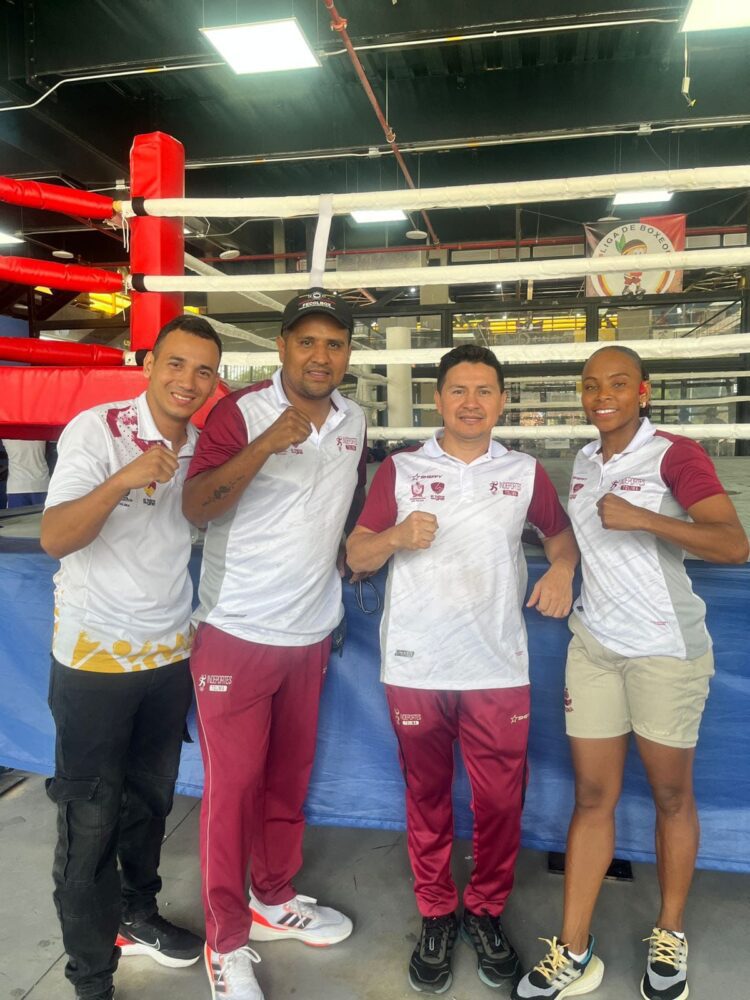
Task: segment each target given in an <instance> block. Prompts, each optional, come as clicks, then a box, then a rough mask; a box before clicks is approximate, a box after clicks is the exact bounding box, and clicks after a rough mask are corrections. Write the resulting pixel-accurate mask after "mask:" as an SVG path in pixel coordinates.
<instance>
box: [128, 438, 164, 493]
mask: <svg viewBox="0 0 750 1000" xmlns="http://www.w3.org/2000/svg"><path fill="white" fill-rule="evenodd" d="M179 464H180V463H179V462H178V461H177V456H176V455H175V453H174V452H173V451H172V450H171V449H170V448H167V447H165V446H164V445H161V444H155V445H153V446H152V447H151V448H149V449H148V451H144V453H143V454H142V455H139V456H138V458H134V459H133V461H132V462H128V464H127V465H124V466H123V467H122V468H121V469H120V470H119V472H117V473H115V475H116V477H117V483H118V486H122V489H123V491H124V492H127V491H128V490H140V489H142V488H143V487H144V486H148V485H149V484H150V483H168V482H169V480H170V479H171V478H172V476H173V475H174V474H175V472H177V469H178V468H179Z"/></svg>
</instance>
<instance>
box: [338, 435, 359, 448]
mask: <svg viewBox="0 0 750 1000" xmlns="http://www.w3.org/2000/svg"><path fill="white" fill-rule="evenodd" d="M336 447H337V448H338V450H339V451H356V450H357V439H356V438H353V437H337V438H336Z"/></svg>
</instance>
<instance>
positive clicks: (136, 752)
mask: <svg viewBox="0 0 750 1000" xmlns="http://www.w3.org/2000/svg"><path fill="white" fill-rule="evenodd" d="M191 697H192V683H191V679H190V671H189V664H188V661H187V660H183V661H181V662H180V663H174V664H171V665H169V666H165V667H158V668H157V669H155V670H148V671H139V672H137V673H130V674H98V673H93V672H90V671H84V670H74V669H72V668H70V667H66V666H63V665H62V664H60V663H58V662H57V661H56V660H54V659H53V660H52V672H51V675H50V689H49V705H50V709H51V710H52V715H53V717H54V720H55V727H56V743H55V777H54V778H51V779H50V780H49V781H48V782H47V794H48V795H49V797H50V798H51V799H52V801H53V802H55V803H57V809H58V817H57V834H58V836H57V847H56V850H55V859H54V864H53V868H52V877H53V880H54V883H55V892H54V900H55V906H56V908H57V914H58V917H59V918H60V925H61V927H62V933H63V944H64V946H65V950H66V952H67V953H68V964H67V965H66V967H65V975H66V976H67V977H68V979H69V980H70V981H71V982H72V983H73V984H74V985H75V987H76V990H77V991H78V994H79V995H80V996H82V997H85V996H88V995H91V994H96V993H97V992H100V991H103V990H105V989H106V988H107V987H108V986H109V985H110V983H111V981H112V974H113V973H114V971H115V969H116V968H117V961H118V959H119V957H120V952H119V949H118V948H116V947H115V939H116V937H117V930H118V926H119V924H120V920H121V917H125V918H127V919H131V918H132V917H134V916H139V915H140V916H144V915H148V914H150V913H152V912H153V911H154V910H155V909H156V894H157V893H158V891H159V890H160V888H161V879H160V878H159V874H158V868H159V856H160V853H161V843H162V840H163V838H164V827H165V821H166V818H167V816H168V815H169V812H170V810H171V808H172V800H173V796H174V785H175V779H176V777H177V769H178V767H179V763H180V749H181V744H182V737H183V733H184V731H185V717H186V715H187V711H188V708H189V707H190V700H191ZM118 858H119V861H120V869H121V874H120V875H119V876H118V871H117V861H118Z"/></svg>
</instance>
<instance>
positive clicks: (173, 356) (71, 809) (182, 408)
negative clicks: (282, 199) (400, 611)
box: [41, 315, 221, 1000]
mask: <svg viewBox="0 0 750 1000" xmlns="http://www.w3.org/2000/svg"><path fill="white" fill-rule="evenodd" d="M220 359H221V341H220V340H219V338H218V337H217V335H216V333H215V332H214V330H213V328H212V327H211V326H210V324H209V323H207V322H206V320H204V319H200V318H198V317H195V316H187V315H186V316H179V317H178V318H177V319H175V320H173V321H172V322H170V323H168V324H167V325H166V326H165V327H164V328H163V330H162V331H161V332H160V334H159V336H158V338H157V340H156V343H155V345H154V348H153V351H151V352H150V353H149V354H148V355H147V357H146V360H145V362H144V366H143V371H144V375H145V376H146V378H147V379H148V386H147V388H146V391H145V392H144V393H143V394H142V395H140V396H138V397H137V398H136V399H131V400H127V401H125V402H121V403H107V404H104V405H102V406H96V407H94V408H93V409H91V410H86V411H84V412H83V413H80V414H79V415H78V416H77V417H76V418H75V419H74V420H72V421H71V422H70V424H68V426H67V427H66V428H65V430H64V431H63V434H62V436H61V438H60V441H59V446H58V448H59V458H58V462H57V466H56V468H55V472H54V475H53V476H52V481H51V483H50V488H49V493H48V496H47V506H46V509H45V512H44V516H43V519H42V530H41V543H42V547H43V548H44V549H45V551H46V552H47V553H48V554H49V555H51V556H53V557H54V558H56V559H60V560H61V563H60V570H59V572H58V573H57V575H56V577H55V585H56V587H55V619H56V621H55V632H54V638H53V642H52V657H53V659H52V675H51V678H50V696H49V701H50V708H51V709H52V715H53V716H54V720H55V726H56V746H55V776H54V778H52V779H51V780H50V781H49V783H48V794H49V796H50V798H51V799H52V800H53V801H54V802H56V803H57V805H58V835H59V836H58V843H57V849H56V851H55V860H54V866H53V879H54V883H55V894H54V895H55V905H56V907H57V912H58V916H59V918H60V923H61V926H62V932H63V943H64V945H65V950H66V951H67V953H68V964H67V966H66V969H65V974H66V976H67V977H68V979H70V981H71V982H72V983H73V985H74V987H75V991H76V997H79V998H81V1000H109V998H110V997H111V996H112V995H113V986H112V977H113V974H114V972H115V969H116V968H117V962H118V959H119V957H120V954H121V953H122V954H123V955H126V954H137V955H143V954H146V955H150V956H151V957H152V958H154V959H155V960H156V961H157V962H159V963H160V964H162V965H167V966H183V965H192V964H193V963H194V962H196V961H197V960H198V958H199V957H200V954H201V949H202V946H203V942H202V941H201V939H200V938H199V937H197V936H196V935H195V934H192V933H191V932H190V931H187V930H183V929H182V928H180V927H176V926H174V925H173V924H171V923H169V922H168V921H166V920H164V919H163V917H161V916H160V915H159V913H158V911H157V906H156V894H157V893H158V891H159V889H160V888H161V880H160V879H159V875H158V866H159V856H160V851H161V842H162V839H163V836H164V826H165V821H166V817H167V815H168V814H169V811H170V809H171V808H172V797H173V794H174V783H175V779H176V777H177V768H178V765H179V760H180V749H181V745H182V737H183V733H184V727H185V718H186V715H187V710H188V707H189V705H190V700H191V693H192V692H191V681H190V671H189V668H188V656H189V655H190V639H191V627H190V613H191V606H192V595H193V587H192V584H191V581H190V577H189V574H188V560H189V558H190V524H189V523H188V521H187V520H186V519H185V517H184V516H183V514H182V509H181V504H182V484H183V480H184V478H185V473H186V472H187V464H188V461H189V459H190V458H191V457H192V455H193V452H194V450H195V443H196V440H197V437H198V433H197V431H196V430H195V428H194V427H193V426H192V425H191V424H190V418H191V417H192V416H193V414H194V413H195V412H196V411H197V410H198V409H200V407H201V406H202V405H203V404H204V403H205V402H206V400H207V399H208V398H209V396H210V395H211V394H212V393H213V391H214V389H215V387H216V381H217V372H218V366H219V361H220ZM118 859H119V862H120V867H121V879H120V878H118V873H117V862H118ZM118 926H119V931H120V933H119V935H118Z"/></svg>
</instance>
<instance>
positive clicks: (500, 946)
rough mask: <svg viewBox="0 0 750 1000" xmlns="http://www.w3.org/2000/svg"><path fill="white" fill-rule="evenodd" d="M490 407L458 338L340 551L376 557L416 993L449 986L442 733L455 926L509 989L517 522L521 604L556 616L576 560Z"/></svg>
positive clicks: (520, 785) (536, 474)
mask: <svg viewBox="0 0 750 1000" xmlns="http://www.w3.org/2000/svg"><path fill="white" fill-rule="evenodd" d="M505 400H506V393H505V391H504V387H503V373H502V369H501V367H500V364H499V362H498V360H497V358H496V357H495V355H494V354H493V353H492V352H491V351H490V350H488V349H487V348H484V347H478V346H476V345H474V344H470V345H465V346H462V347H457V348H454V350H452V351H450V352H449V353H448V354H446V355H445V356H444V357H443V358H442V360H441V362H440V366H439V369H438V380H437V392H436V393H435V405H436V407H437V409H438V412H439V413H440V414H441V416H442V418H443V423H444V427H443V429H442V431H438V432H437V433H436V435H435V437H433V438H432V439H431V440H429V441H428V442H426V444H424V445H423V446H422V447H420V448H417V449H410V450H408V451H404V452H400V453H397V454H396V455H392V456H391V457H390V458H388V459H387V460H386V461H385V462H384V463H383V464H382V465H381V467H380V468H379V469H378V471H377V473H376V475H375V479H374V480H373V484H372V487H371V489H370V493H369V496H368V498H367V503H366V504H365V508H364V511H363V513H362V515H361V517H360V519H359V522H358V524H357V527H356V528H355V529H354V531H353V532H352V534H351V536H350V538H349V542H348V546H347V551H348V561H349V565H350V566H351V568H352V569H353V570H354V571H355V572H372V571H375V570H377V569H379V568H380V567H381V566H383V565H384V564H385V563H386V562H387V561H388V560H389V559H390V560H392V561H391V565H390V571H389V577H388V588H387V593H386V600H385V608H384V612H383V619H382V624H381V649H382V674H381V676H382V680H383V681H384V682H385V684H386V695H387V698H388V704H389V706H390V710H391V721H392V724H393V728H394V732H395V733H396V738H397V740H398V744H399V753H400V758H401V764H402V768H403V772H404V779H405V782H406V805H407V843H408V850H409V857H410V860H411V865H412V869H413V872H414V891H415V894H416V897H417V906H418V908H419V911H420V913H421V915H422V918H423V919H422V932H421V934H420V938H419V941H418V942H417V946H416V948H415V949H414V953H413V955H412V957H411V961H410V963H409V981H410V983H411V985H412V987H413V988H414V989H415V990H416V991H417V992H421V993H444V992H446V991H447V990H448V989H449V988H450V985H451V982H452V972H451V956H452V951H453V945H454V942H455V939H456V935H457V933H458V923H457V920H456V914H455V910H456V907H457V905H458V892H457V890H456V886H455V884H454V882H453V879H452V877H451V871H450V859H451V847H452V843H453V810H452V802H451V786H452V781H453V744H454V742H455V740H456V739H458V740H459V741H460V744H461V749H462V752H463V758H464V763H465V765H466V770H467V773H468V775H469V780H470V782H471V790H472V809H473V812H474V871H473V873H472V875H471V879H470V881H469V884H468V885H467V886H466V889H465V891H464V894H463V902H464V914H463V921H462V926H461V932H462V935H463V936H464V938H465V939H466V940H467V941H469V942H470V943H471V944H472V945H473V947H474V949H475V951H476V954H477V971H478V974H479V977H480V979H481V980H482V981H483V982H484V983H485V984H486V985H488V986H491V987H495V988H497V987H501V986H503V985H510V983H511V982H512V979H513V976H514V975H515V973H516V970H517V966H518V958H517V956H516V953H515V951H514V950H513V947H512V946H511V944H510V943H509V941H508V939H507V938H506V936H505V933H504V931H503V928H502V925H501V922H500V914H501V913H502V911H503V909H504V907H505V903H506V900H507V898H508V895H509V894H510V890H511V888H512V885H513V870H514V866H515V861H516V856H517V854H518V848H519V844H520V832H521V808H522V803H523V794H524V788H525V784H526V745H527V740H528V728H529V677H528V654H527V645H526V628H525V626H524V621H523V614H522V604H523V599H524V595H525V592H526V584H527V570H526V561H525V558H524V554H523V548H522V544H521V535H522V533H523V530H524V525H525V523H526V521H527V520H528V521H530V522H531V524H532V525H533V526H534V527H535V528H536V529H537V531H538V532H539V533H540V534H541V536H542V539H543V545H544V549H545V553H546V555H547V558H548V559H549V561H550V564H551V565H550V568H549V569H548V570H547V572H546V573H545V574H544V575H543V576H542V577H541V579H540V580H539V581H538V583H537V584H536V586H535V587H534V590H533V591H532V594H531V597H530V599H529V601H528V606H532V607H536V608H537V609H538V610H539V611H540V612H541V613H542V614H544V615H550V616H553V617H556V618H561V617H563V616H564V615H565V614H567V613H568V611H569V610H570V605H571V602H572V591H571V586H572V579H573V572H574V569H575V566H576V563H577V561H578V551H577V549H576V545H575V542H574V540H573V536H572V532H571V530H570V522H569V521H568V518H567V516H566V514H565V512H564V511H563V509H562V507H561V506H560V502H559V500H558V498H557V494H556V492H555V490H554V487H553V486H552V483H551V482H550V480H549V478H548V477H547V474H546V473H545V472H544V470H543V469H542V467H541V466H540V465H539V463H538V462H537V461H536V459H534V458H532V457H531V456H530V455H526V454H522V453H520V452H513V451H508V450H507V449H506V448H504V447H503V446H502V445H501V444H499V443H498V442H495V441H493V440H492V430H493V428H494V426H495V424H496V423H497V421H498V419H499V417H500V415H501V414H502V412H503V408H504V406H505Z"/></svg>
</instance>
